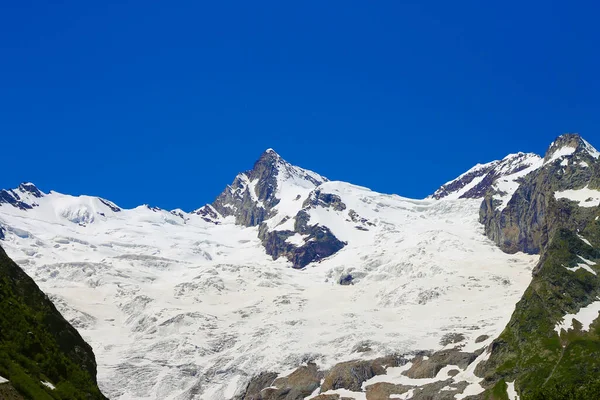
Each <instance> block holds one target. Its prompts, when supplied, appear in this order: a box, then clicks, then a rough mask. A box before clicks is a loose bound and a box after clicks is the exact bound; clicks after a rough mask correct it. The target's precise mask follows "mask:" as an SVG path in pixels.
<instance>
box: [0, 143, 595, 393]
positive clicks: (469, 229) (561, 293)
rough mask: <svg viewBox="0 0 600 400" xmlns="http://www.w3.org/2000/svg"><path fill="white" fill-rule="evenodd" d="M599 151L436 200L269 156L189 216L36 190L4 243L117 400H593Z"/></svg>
mask: <svg viewBox="0 0 600 400" xmlns="http://www.w3.org/2000/svg"><path fill="white" fill-rule="evenodd" d="M599 157H600V153H599V152H598V151H597V150H596V149H595V148H594V147H593V146H592V145H591V144H590V143H588V142H587V141H585V140H584V139H583V138H582V137H581V136H579V135H577V134H565V135H562V136H560V137H558V138H557V139H556V140H555V141H554V142H553V143H552V144H551V145H550V146H549V148H548V150H547V152H546V154H545V155H544V156H543V157H541V156H538V155H536V154H526V153H515V154H511V155H508V156H507V157H505V158H504V159H502V160H498V161H492V162H490V163H487V164H478V165H476V166H475V167H473V168H472V169H470V170H468V171H467V172H465V173H464V174H462V175H460V176H459V177H457V178H456V179H454V180H452V181H450V182H448V183H446V184H445V185H443V186H442V187H440V188H439V189H438V190H437V191H435V192H434V193H433V194H432V195H431V196H429V197H427V198H426V199H418V200H417V199H408V198H404V197H401V196H397V195H389V194H381V193H376V192H373V191H371V190H369V189H367V188H364V187H360V186H356V185H352V184H350V183H345V182H339V181H330V180H328V179H327V178H325V177H323V176H321V175H319V174H317V173H315V172H312V171H308V170H305V169H303V168H300V167H297V166H294V165H291V164H290V163H288V162H287V161H285V160H284V159H283V158H282V157H281V156H280V155H279V154H277V153H276V152H275V151H274V150H272V149H268V150H266V151H265V152H264V153H263V154H262V155H261V156H260V157H259V159H258V160H257V161H256V163H255V164H254V166H253V168H252V169H250V170H248V171H246V172H243V173H240V174H238V175H237V176H236V177H235V179H234V180H233V182H232V183H231V184H230V185H228V186H227V187H226V188H225V190H224V191H223V192H222V193H221V194H220V195H219V196H218V197H217V198H216V200H215V201H214V202H213V203H211V204H207V205H204V206H202V207H199V208H198V209H196V210H193V211H190V212H186V211H183V210H180V209H176V210H170V211H168V210H162V209H159V208H156V207H150V206H148V205H142V206H139V207H137V208H134V209H122V208H121V207H119V206H118V205H116V204H115V203H113V202H111V201H109V200H106V199H102V198H99V197H92V196H70V195H65V194H60V193H56V192H52V191H51V192H49V193H44V192H43V191H41V190H40V189H38V188H37V187H36V186H35V185H34V184H32V183H23V184H21V185H20V186H19V187H18V188H15V189H10V190H2V191H0V245H1V246H2V247H3V248H4V249H5V250H6V252H7V254H8V255H9V256H10V257H11V258H12V259H13V260H14V261H15V262H16V263H17V264H18V265H19V267H21V268H22V269H23V270H24V271H25V272H26V273H27V274H28V275H29V276H31V277H32V278H33V280H34V281H35V282H36V283H37V285H39V287H40V288H41V289H42V290H43V291H44V292H45V293H46V294H47V296H48V298H49V299H50V300H51V301H52V303H53V304H54V305H55V306H56V308H57V309H58V311H60V313H62V315H63V316H64V317H65V318H66V319H67V320H68V321H69V322H70V324H71V325H72V326H73V327H74V328H76V329H77V330H78V331H79V333H80V334H81V336H82V337H83V339H85V340H86V341H87V342H88V343H89V344H90V345H91V347H92V348H93V350H94V353H95V357H96V360H97V369H98V376H97V381H98V385H99V388H100V390H101V391H102V393H103V394H104V395H105V396H106V397H108V398H111V399H122V400H124V399H180V400H185V399H196V398H199V399H248V400H249V399H256V400H257V399H265V400H266V399H305V398H306V399H319V400H324V399H344V398H354V399H368V400H377V399H390V398H396V399H435V400H444V399H507V398H510V399H511V400H512V399H514V398H521V399H530V398H531V399H554V398H557V399H558V398H593V397H589V396H590V393H594V392H593V391H594V390H596V389H597V388H598V387H599V385H598V381H597V378H596V377H597V376H598V372H599V368H600V363H598V362H597V360H600V358H599V357H598V356H599V355H600V352H599V350H600V342H599V341H598V340H599V334H600V330H599V328H600V324H599V323H598V321H597V317H598V311H600V301H599V300H598V296H600V281H599V280H598V277H597V272H598V268H597V264H596V263H597V261H598V259H600V250H598V249H600V223H599V222H598V219H599V217H600V209H599V208H598V206H599V204H600V161H599ZM1 372H2V370H0V375H1ZM8 378H9V380H10V377H8ZM48 378H50V377H48ZM61 379H65V378H64V377H60V376H57V377H56V378H55V380H58V381H57V382H50V383H51V384H52V385H53V386H54V385H56V386H57V387H58V385H59V384H60V380H61ZM94 379H95V377H94ZM0 387H1V385H0ZM565 393H566V394H565ZM553 396H554V397H553ZM561 396H562V397H561ZM565 396H573V397H565ZM576 396H580V397H576ZM582 396H583V397H582ZM586 396H588V397H586Z"/></svg>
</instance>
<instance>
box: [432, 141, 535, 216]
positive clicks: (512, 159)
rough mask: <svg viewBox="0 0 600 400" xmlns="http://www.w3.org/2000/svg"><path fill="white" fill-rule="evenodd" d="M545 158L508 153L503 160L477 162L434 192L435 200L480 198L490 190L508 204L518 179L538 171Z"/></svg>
mask: <svg viewBox="0 0 600 400" xmlns="http://www.w3.org/2000/svg"><path fill="white" fill-rule="evenodd" d="M542 165H543V160H542V158H541V157H540V156H538V155H537V154H532V153H516V154H509V155H508V156H506V157H504V158H503V159H502V160H497V161H492V162H490V163H486V164H477V165H476V166H474V167H473V168H471V169H470V170H468V171H467V172H465V173H463V174H461V175H460V176H458V177H457V178H456V179H453V180H451V181H449V182H447V183H445V184H444V185H442V187H440V188H439V189H438V190H436V191H435V193H434V194H433V195H431V196H430V198H435V199H444V198H445V199H480V198H482V197H484V196H485V194H486V193H488V192H489V191H491V192H493V193H494V195H495V198H496V199H497V200H499V207H505V206H506V203H507V202H508V200H510V198H511V197H512V195H513V194H514V192H515V191H516V190H517V188H518V187H519V179H520V178H522V177H524V176H525V175H527V174H529V173H531V172H533V171H535V170H537V169H538V168H540V167H541V166H542Z"/></svg>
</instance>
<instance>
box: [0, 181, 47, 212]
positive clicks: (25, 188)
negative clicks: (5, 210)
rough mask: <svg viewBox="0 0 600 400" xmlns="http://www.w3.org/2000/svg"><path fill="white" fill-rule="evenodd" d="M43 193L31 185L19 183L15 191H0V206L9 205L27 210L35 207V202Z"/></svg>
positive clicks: (29, 183)
mask: <svg viewBox="0 0 600 400" xmlns="http://www.w3.org/2000/svg"><path fill="white" fill-rule="evenodd" d="M44 196H45V193H43V192H42V191H40V190H39V189H38V188H37V187H36V186H35V185H34V184H33V183H31V182H24V183H21V184H20V185H19V186H18V187H17V188H16V189H9V190H6V189H2V190H0V206H1V205H2V204H9V205H11V206H13V207H17V208H20V209H21V210H29V209H31V208H33V207H36V206H37V203H36V200H35V199H39V198H41V197H44Z"/></svg>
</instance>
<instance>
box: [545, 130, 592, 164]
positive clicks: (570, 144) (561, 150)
mask: <svg viewBox="0 0 600 400" xmlns="http://www.w3.org/2000/svg"><path fill="white" fill-rule="evenodd" d="M576 153H577V154H587V155H589V156H591V157H593V158H598V157H600V152H598V150H596V149H595V148H594V146H592V145H591V144H590V143H589V142H587V141H586V140H585V139H583V138H582V137H581V136H580V135H579V134H578V133H565V134H563V135H560V136H559V137H557V138H556V139H555V140H554V142H552V143H551V144H550V147H548V150H547V151H546V155H545V156H544V163H549V162H552V161H554V160H558V159H559V158H562V157H565V156H570V155H572V154H576Z"/></svg>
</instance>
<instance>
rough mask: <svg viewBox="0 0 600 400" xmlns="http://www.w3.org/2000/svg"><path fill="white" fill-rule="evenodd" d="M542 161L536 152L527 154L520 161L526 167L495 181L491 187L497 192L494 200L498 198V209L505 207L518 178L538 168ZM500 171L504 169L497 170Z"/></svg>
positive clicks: (518, 184) (516, 185)
mask: <svg viewBox="0 0 600 400" xmlns="http://www.w3.org/2000/svg"><path fill="white" fill-rule="evenodd" d="M543 163H544V160H543V159H542V158H540V157H539V156H538V155H536V154H529V155H528V157H527V158H526V159H525V160H524V161H523V162H522V164H523V165H527V167H526V168H524V169H522V170H521V171H519V172H515V173H514V174H510V175H505V176H504V177H503V178H500V179H498V180H497V181H496V183H495V184H494V186H493V188H494V189H495V190H496V192H498V193H497V194H494V196H493V197H494V199H495V200H500V204H499V205H498V207H497V210H498V211H502V210H504V209H505V208H506V205H507V204H508V202H509V201H510V199H511V198H512V197H513V195H514V194H515V192H516V191H517V189H518V188H519V186H520V185H521V184H520V183H519V180H520V179H521V178H524V177H525V176H527V175H529V174H530V173H532V172H533V171H536V170H538V169H539V168H540V167H541V166H542V165H543ZM499 172H500V173H502V172H504V171H499Z"/></svg>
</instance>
